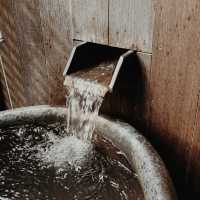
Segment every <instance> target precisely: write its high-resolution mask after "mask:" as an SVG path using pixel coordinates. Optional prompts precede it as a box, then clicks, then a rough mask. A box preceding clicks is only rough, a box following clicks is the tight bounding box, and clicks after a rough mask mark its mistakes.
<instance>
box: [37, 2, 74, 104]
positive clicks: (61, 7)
mask: <svg viewBox="0 0 200 200" xmlns="http://www.w3.org/2000/svg"><path fill="white" fill-rule="evenodd" d="M69 3H70V1H65V0H57V1H55V0H40V1H39V7H40V17H41V27H42V32H43V42H44V50H45V59H46V65H47V72H46V73H47V74H48V81H47V82H46V84H47V85H48V89H49V99H48V104H51V105H64V104H65V90H64V87H63V81H64V77H63V75H62V74H63V71H64V67H65V65H66V63H67V59H68V56H69V53H70V50H71V48H72V39H71V37H72V36H71V26H70V25H71V18H70V9H69V8H70V4H69Z"/></svg>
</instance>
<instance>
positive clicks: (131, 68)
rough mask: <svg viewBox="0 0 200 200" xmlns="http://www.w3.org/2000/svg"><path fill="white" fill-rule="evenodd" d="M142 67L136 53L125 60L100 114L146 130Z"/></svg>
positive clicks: (143, 130)
mask: <svg viewBox="0 0 200 200" xmlns="http://www.w3.org/2000/svg"><path fill="white" fill-rule="evenodd" d="M146 85H147V84H146V74H145V71H144V66H143V64H142V62H141V60H140V58H139V57H138V55H137V54H136V53H134V54H133V55H132V56H129V58H128V59H126V60H125V62H124V64H123V66H122V67H121V69H120V72H119V76H118V78H117V80H116V83H115V86H114V88H113V92H112V93H108V94H107V95H106V97H105V99H104V102H103V105H102V107H101V110H100V113H102V114H106V115H108V116H111V117H112V118H115V119H116V118H118V119H121V120H123V121H125V122H128V123H130V124H132V125H133V126H134V127H135V128H137V129H138V130H140V131H142V132H145V131H146V130H147V120H146V116H147V98H146V97H147V93H146V91H147V88H146Z"/></svg>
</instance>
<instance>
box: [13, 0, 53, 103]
mask: <svg viewBox="0 0 200 200" xmlns="http://www.w3.org/2000/svg"><path fill="white" fill-rule="evenodd" d="M13 8H14V10H15V17H16V18H15V22H16V27H17V36H18V39H19V41H20V45H19V49H20V57H21V62H22V65H23V66H24V76H23V79H22V81H24V87H25V89H26V92H25V94H26V98H27V105H35V104H45V103H47V102H48V89H49V88H48V84H47V83H48V74H47V66H46V59H45V52H44V46H43V35H42V29H41V19H40V8H39V1H38V0H35V1H32V0H20V1H14V7H13Z"/></svg>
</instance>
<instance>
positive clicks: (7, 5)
mask: <svg viewBox="0 0 200 200" xmlns="http://www.w3.org/2000/svg"><path fill="white" fill-rule="evenodd" d="M0 15H1V16H0V27H1V30H2V33H3V37H4V39H5V40H4V42H3V43H2V46H1V47H0V50H1V51H0V52H1V55H2V62H3V67H4V70H5V76H6V80H7V84H8V88H9V91H10V96H11V101H12V104H13V106H14V107H20V106H22V105H25V104H26V98H25V90H24V83H23V81H22V79H23V75H24V73H23V71H24V70H23V66H22V65H21V62H20V56H19V48H18V35H17V33H16V23H15V15H14V9H13V0H2V1H1V2H0ZM2 70H3V69H2V66H1V69H0V71H1V72H2ZM1 77H3V74H2V76H1ZM4 78H5V77H4ZM2 88H3V93H4V96H5V104H6V106H7V108H11V104H10V100H9V98H8V95H7V93H8V91H6V84H5V80H2Z"/></svg>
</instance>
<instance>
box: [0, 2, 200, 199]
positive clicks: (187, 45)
mask: <svg viewBox="0 0 200 200" xmlns="http://www.w3.org/2000/svg"><path fill="white" fill-rule="evenodd" d="M199 15H200V1H199V0H192V1H189V0H168V1H165V0H152V1H151V0H135V1H133V0H125V1H122V0H116V1H114V0H98V1H97V0H86V1H80V0H73V1H72V4H70V1H69V0H56V1H55V0H34V1H32V0H19V1H16V0H1V1H0V29H2V31H3V34H4V37H5V43H4V44H3V47H2V48H1V51H0V52H1V55H2V58H3V61H4V64H5V72H6V77H7V80H8V86H9V89H10V94H11V100H12V103H13V107H20V106H27V105H36V104H52V105H60V104H61V105H63V103H64V99H63V98H64V92H63V87H62V81H63V78H62V71H63V68H64V66H65V63H66V61H67V58H68V55H69V52H70V50H71V47H72V39H80V40H89V41H94V42H99V43H104V44H110V45H114V46H120V47H126V48H133V49H137V50H139V51H142V53H140V54H139V56H140V59H141V61H142V62H143V61H144V63H143V64H141V65H140V66H142V67H143V70H142V71H143V73H144V75H145V76H144V77H145V80H143V79H141V80H142V81H145V84H146V90H145V91H146V94H145V99H144V100H145V102H142V104H141V105H145V106H146V107H147V112H144V113H145V116H143V119H144V120H145V126H146V127H145V129H146V134H147V137H148V138H149V139H150V140H151V142H152V143H153V144H154V146H155V147H156V149H157V150H158V151H159V153H160V154H161V156H162V158H163V159H164V161H165V163H166V165H167V167H168V169H169V170H170V173H171V175H172V176H173V181H174V182H175V183H176V187H177V190H178V193H179V197H180V199H195V198H192V195H194V194H199V193H200V143H199V142H200V131H199V130H200V123H199V119H200V118H199V117H200V101H199V95H200V93H199V89H200V66H199V65H200V53H199V52H200V20H199V17H200V16H199ZM72 25H73V26H72ZM0 72H1V73H0V75H1V84H2V88H3V89H2V91H3V94H4V99H5V103H6V105H7V107H10V103H9V99H8V95H7V90H6V87H5V80H4V77H3V75H2V70H0ZM140 111H141V110H135V112H134V115H135V116H140V115H141V113H139V112H140ZM133 124H134V120H133ZM136 126H137V124H136ZM187 195H188V196H187Z"/></svg>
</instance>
